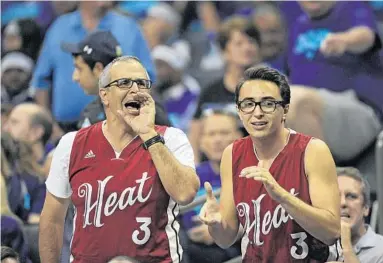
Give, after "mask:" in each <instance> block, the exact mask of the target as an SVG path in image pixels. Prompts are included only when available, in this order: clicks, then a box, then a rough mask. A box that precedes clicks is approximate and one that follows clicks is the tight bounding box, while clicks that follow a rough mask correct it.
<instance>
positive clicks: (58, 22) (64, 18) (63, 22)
mask: <svg viewBox="0 0 383 263" xmlns="http://www.w3.org/2000/svg"><path fill="white" fill-rule="evenodd" d="M76 16H79V12H78V11H74V12H70V13H67V14H64V15H60V16H59V17H57V18H56V19H55V20H54V21H53V23H52V24H51V26H50V27H49V31H52V30H58V27H63V26H65V27H67V26H68V25H70V24H71V22H72V21H73V20H74V19H75V17H76Z"/></svg>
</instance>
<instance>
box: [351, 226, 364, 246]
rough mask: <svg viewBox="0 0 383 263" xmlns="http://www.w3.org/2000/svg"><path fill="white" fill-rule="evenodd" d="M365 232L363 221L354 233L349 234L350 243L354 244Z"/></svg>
mask: <svg viewBox="0 0 383 263" xmlns="http://www.w3.org/2000/svg"><path fill="white" fill-rule="evenodd" d="M366 233H367V227H366V226H365V225H364V223H363V224H361V226H360V227H359V228H358V230H357V231H356V233H355V234H352V235H351V243H352V245H353V246H355V245H356V243H358V241H359V240H360V239H361V237H362V236H364V234H366Z"/></svg>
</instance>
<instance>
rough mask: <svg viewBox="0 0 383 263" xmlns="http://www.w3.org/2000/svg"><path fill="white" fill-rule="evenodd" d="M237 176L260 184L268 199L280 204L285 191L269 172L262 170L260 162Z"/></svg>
mask: <svg viewBox="0 0 383 263" xmlns="http://www.w3.org/2000/svg"><path fill="white" fill-rule="evenodd" d="M239 176H240V177H246V178H249V179H250V178H252V179H254V180H256V181H260V182H262V183H263V185H264V186H265V188H266V190H267V192H268V193H269V195H270V197H271V198H272V199H273V200H275V201H277V202H280V201H281V200H282V199H283V197H284V195H285V194H286V191H285V190H284V189H283V188H282V187H281V186H280V185H279V184H278V183H277V181H275V179H274V177H273V176H272V175H271V174H270V172H269V170H268V169H266V168H262V162H261V161H260V162H259V163H258V166H250V167H246V168H244V169H243V170H242V171H241V174H240V175H239Z"/></svg>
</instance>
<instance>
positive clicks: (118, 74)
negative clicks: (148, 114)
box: [100, 60, 149, 116]
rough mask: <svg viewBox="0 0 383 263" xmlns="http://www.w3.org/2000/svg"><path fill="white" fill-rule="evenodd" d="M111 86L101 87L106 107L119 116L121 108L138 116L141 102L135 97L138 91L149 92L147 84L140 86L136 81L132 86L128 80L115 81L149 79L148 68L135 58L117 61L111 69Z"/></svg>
mask: <svg viewBox="0 0 383 263" xmlns="http://www.w3.org/2000/svg"><path fill="white" fill-rule="evenodd" d="M109 76H110V82H109V83H112V84H111V85H110V86H109V87H106V88H101V89H100V97H101V100H102V101H103V104H104V105H105V107H106V109H109V110H110V112H112V114H113V115H116V116H119V115H118V113H117V111H118V110H121V111H123V112H125V113H126V114H129V115H133V116H138V115H139V114H140V108H141V104H140V103H139V102H138V101H137V100H136V99H135V95H137V92H149V89H147V86H144V85H140V86H138V85H137V83H136V82H134V83H133V84H132V85H131V86H130V84H129V83H128V81H123V82H115V81H116V80H121V79H124V80H130V79H132V80H140V83H144V82H143V81H141V80H149V76H148V73H147V71H146V69H145V68H144V67H143V66H142V65H141V63H139V62H138V61H135V60H128V61H117V62H115V63H114V64H113V65H112V66H111V68H110V69H109Z"/></svg>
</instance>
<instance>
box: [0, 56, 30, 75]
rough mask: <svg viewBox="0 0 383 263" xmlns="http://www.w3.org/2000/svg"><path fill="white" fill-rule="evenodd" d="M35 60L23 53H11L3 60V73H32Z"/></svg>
mask: <svg viewBox="0 0 383 263" xmlns="http://www.w3.org/2000/svg"><path fill="white" fill-rule="evenodd" d="M34 64H35V63H34V62H33V60H32V59H31V58H30V57H28V56H27V55H25V54H23V53H21V52H11V53H8V54H7V55H5V56H4V57H3V59H2V60H1V73H4V72H5V71H6V70H8V69H21V70H23V71H25V72H29V73H30V72H32V70H33V66H34Z"/></svg>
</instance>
